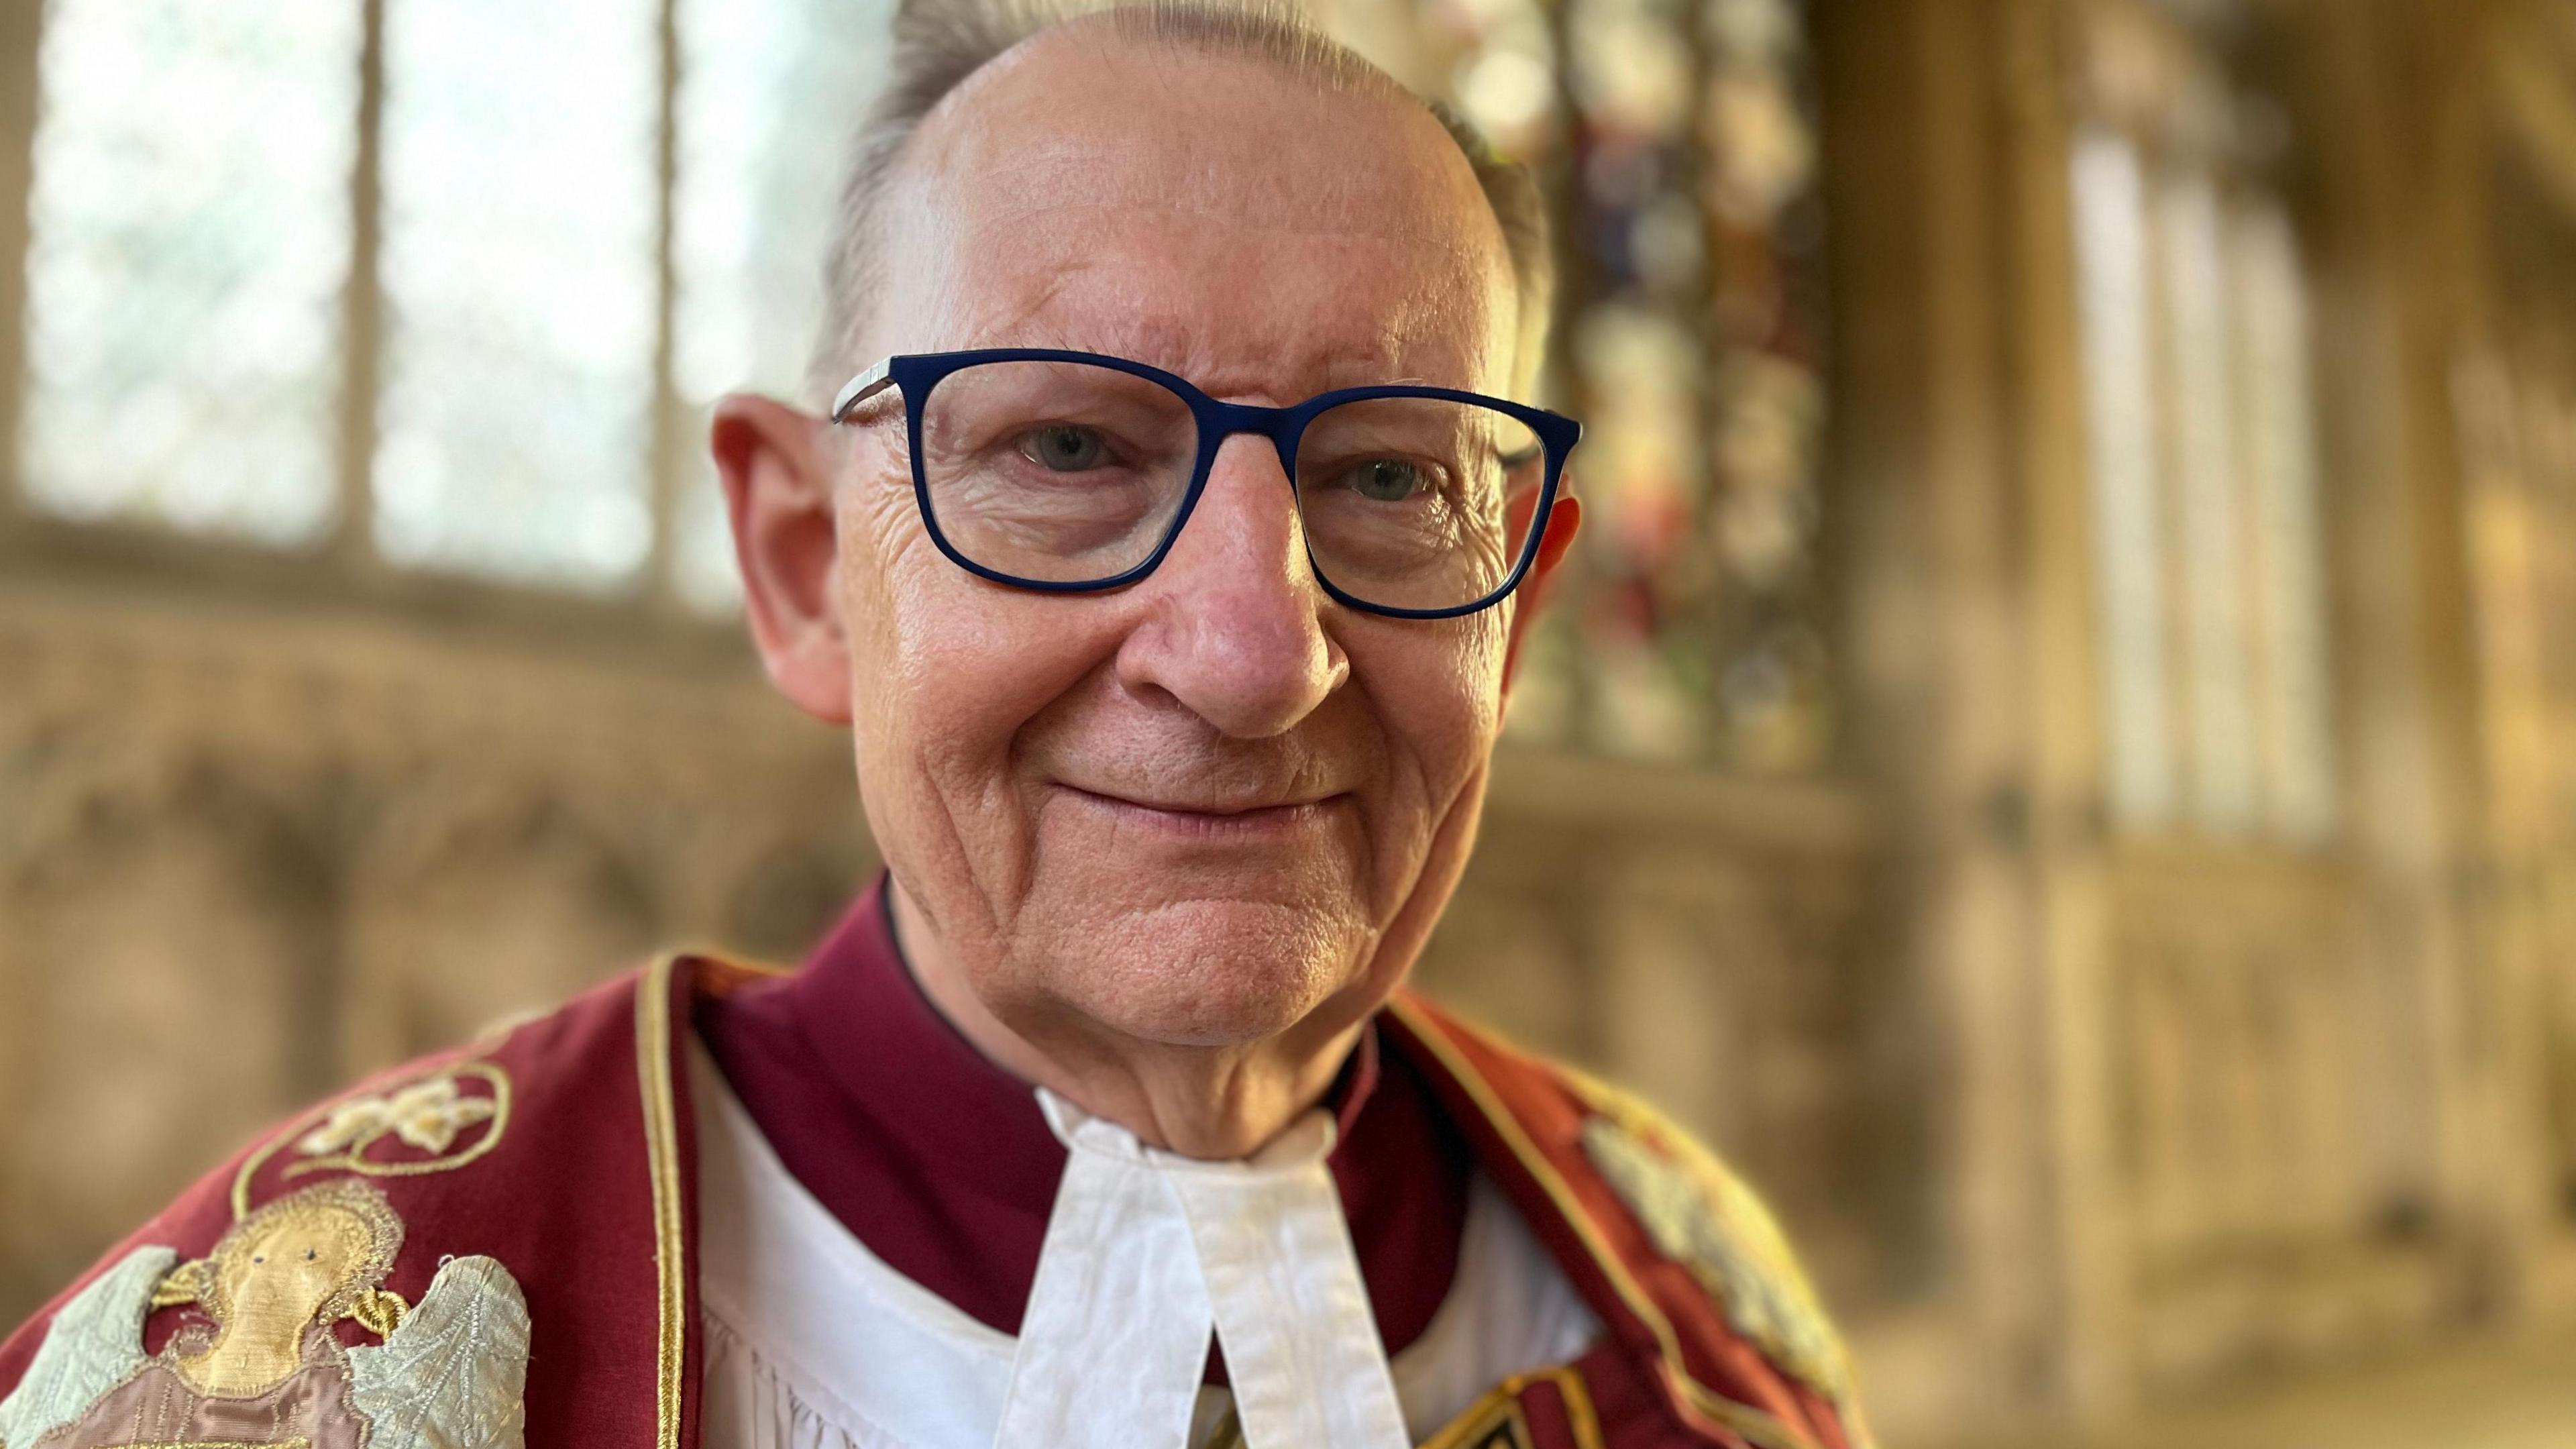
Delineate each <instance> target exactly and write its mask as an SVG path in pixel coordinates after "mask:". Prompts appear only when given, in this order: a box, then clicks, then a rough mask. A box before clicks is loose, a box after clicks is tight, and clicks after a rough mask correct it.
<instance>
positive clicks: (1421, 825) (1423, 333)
mask: <svg viewBox="0 0 2576 1449" xmlns="http://www.w3.org/2000/svg"><path fill="white" fill-rule="evenodd" d="M883 245H884V247H885V252H884V256H883V267H884V271H883V276H884V286H883V290H882V292H881V293H880V300H879V303H878V311H877V312H876V313H875V315H874V317H873V319H872V324H871V326H872V330H871V333H870V348H869V350H868V356H869V357H874V356H877V355H880V354H883V353H888V352H935V351H952V350H958V349H964V348H977V347H1012V346H1020V347H1053V348H1068V349H1081V350H1088V351H1095V352H1105V353H1112V354H1116V355H1120V356H1125V357H1131V358H1135V359H1137V360H1140V361H1144V362H1149V363H1152V364H1155V365H1157V366H1160V367H1163V368H1166V369H1168V370H1170V371H1172V372H1175V373H1178V374H1179V375H1181V376H1183V377H1185V378H1188V379H1189V380H1191V381H1192V382H1193V383H1195V384H1197V385H1198V386H1199V387H1200V388H1202V389H1204V390H1205V391H1207V392H1208V393H1210V394H1211V395H1213V396H1215V397H1218V398H1221V399H1225V400H1228V401H1235V402H1247V403H1261V404H1269V405H1283V404H1289V403H1294V402H1297V401H1299V400H1301V399H1303V398H1305V397H1307V396H1310V395H1312V394H1314V393H1317V392H1320V391H1323V390H1326V389H1329V388H1335V387H1347V386H1353V385H1357V384H1364V383H1376V382H1390V381H1411V382H1422V383H1430V384H1437V385H1442V386H1448V387H1457V388H1467V389H1474V390H1479V391H1485V392H1495V393H1501V392H1505V391H1508V389H1509V387H1510V376H1511V370H1512V366H1513V358H1512V355H1511V345H1512V337H1513V333H1514V315H1513V299H1512V293H1511V279H1510V272H1509V267H1508V261H1507V256H1506V253H1505V250H1504V246H1503V242H1502V239H1501V236H1500V232H1499V228H1498V227H1497V225H1496V223H1495V222H1494V220H1493V218H1492V214H1491V211H1490V210H1489V208H1488V207H1487V205H1486V203H1485V202H1484V200H1483V198H1482V196H1481V194H1480V193H1479V191H1478V189H1477V186H1476V182H1475V179H1474V176H1473V174H1472V172H1471V171H1470V169H1469V167H1468V165H1467V162H1466V160H1465V158H1464V157H1463V156H1462V155H1460V153H1459V151H1458V149H1457V147H1456V145H1455V144H1454V143H1453V142H1452V141H1451V140H1450V139H1449V138H1448V137H1447V136H1446V135H1445V134H1444V133H1443V131H1442V130H1441V129H1440V127H1439V124H1438V122H1437V121H1435V120H1434V119H1433V118H1432V117H1430V116H1429V115H1428V114H1426V113H1424V112H1422V111H1421V110H1420V109H1419V108H1418V107H1415V106H1411V105H1408V104H1399V103H1398V102H1395V101H1392V100H1384V99H1379V98H1374V97H1366V96H1351V95H1339V96H1336V95H1328V94H1323V93H1320V92H1319V90H1318V89H1317V88H1316V87H1314V86H1312V85H1311V84H1309V83H1306V82H1304V81H1301V80H1299V79H1296V78H1294V77H1292V76H1289V75H1287V74H1284V73H1282V72H1280V71H1278V70H1275V69H1272V68H1270V67H1267V66H1265V65H1262V64H1258V63H1254V62H1249V61H1245V60H1240V59H1234V58H1228V57H1222V56H1218V55H1212V54H1204V53H1200V52H1197V51H1189V50H1166V49H1162V48H1150V47H1149V48H1130V47H1124V46H1122V45H1120V43H1118V42H1117V41H1115V40H1114V39H1112V38H1110V37H1108V36H1107V35H1105V34H1103V33H1101V32H1099V31H1097V30H1094V31H1091V32H1087V33H1068V32H1063V31H1060V32H1057V33H1055V34H1053V35H1050V36H1048V37H1045V38H1042V39H1041V40H1039V41H1037V42H1035V43H1033V44H1031V45H1029V46H1025V47H1023V48H1022V49H1021V50H1020V51H1018V52H1015V53H1014V54H1013V55H1011V56H1008V57H1006V58H1005V59H1004V60H1002V61H1001V62H998V63H996V64H995V65H994V66H992V67H989V68H988V69H987V70H986V71H985V72H984V73H982V74H980V75H978V76H977V77H975V78H974V79H973V80H972V81H970V82H969V83H968V85H967V86H966V87H965V88H964V89H963V90H961V91H960V92H959V93H958V94H956V95H955V96H952V97H951V98H950V101H949V102H948V103H947V104H946V105H944V106H943V107H942V108H941V110H940V111H939V112H937V113H935V114H934V115H933V116H932V118H931V120H930V121H929V123H928V124H927V125H926V126H925V128H924V130H923V131H922V132H921V133H920V135H919V136H918V137H917V139H916V143H915V146H914V148H913V151H912V155H911V157H910V160H909V162H908V164H907V166H906V168H905V172H904V176H903V178H902V179H900V180H898V182H897V183H896V191H895V193H894V199H893V205H892V207H891V215H890V221H889V225H888V229H887V233H886V235H885V236H884V238H883ZM903 446H904V445H903V439H902V436H901V432H900V429H899V428H898V427H894V426H868V427H861V428H853V429H841V430H837V431H836V434H835V436H834V438H833V439H832V440H831V441H830V443H829V444H828V445H827V451H826V457H827V458H828V459H829V460H830V463H829V466H830V467H831V468H832V469H833V470H834V474H835V477H836V480H837V483H836V490H837V505H838V535H839V537H838V543H839V570H838V589H839V593H840V604H841V609H842V616H843V621H844V625H845V627H846V630H847V640H848V649H849V663H850V701H849V703H850V709H851V712H852V716H853V734H854V738H855V746H856V750H857V756H858V768H859V777H860V783H861V790H862V794H863V796H864V799H865V801H866V805H867V812H868V817H869V822H870V824H871V826H872V828H873V829H874V832H875V835H876V839H877V842H878V844H879V846H880V847H881V848H882V849H883V850H884V851H885V853H886V856H887V858H888V861H889V863H890V864H891V865H892V866H893V869H894V872H895V876H896V879H897V881H898V882H899V883H900V885H901V886H902V887H903V889H904V890H905V891H906V892H907V893H908V894H909V895H910V896H911V898H912V900H913V902H914V903H915V904H916V905H917V906H918V907H919V909H920V910H921V911H922V912H923V913H924V914H925V915H926V916H927V917H928V918H929V919H930V920H931V921H932V922H933V923H935V925H936V926H937V928H938V930H939V933H940V935H941V937H942V938H943V941H944V942H945V943H946V945H947V947H948V949H949V950H950V951H951V952H952V953H953V954H954V955H955V957H956V959H957V961H958V963H959V965H960V966H961V968H962V969H963V971H964V972H965V974H966V976H967V977H968V979H969V980H970V981H971V982H972V984H973V985H974V987H975V990H976V993H977V995H978V997H979V998H980V999H981V1000H982V1001H983V1002H984V1004H985V1005H986V1006H987V1007H988V1008H989V1009H991V1010H992V1011H993V1012H994V1013H995V1014H996V1016H998V1017H1000V1018H1001V1019H1002V1020H1003V1021H1004V1022H1005V1023H1007V1024H1010V1025H1012V1026H1014V1027H1015V1028H1017V1029H1019V1030H1021V1031H1022V1032H1023V1034H1029V1035H1039V1034H1051V1033H1052V1030H1053V1029H1057V1028H1061V1026H1062V1024H1063V1023H1064V1022H1065V1020H1066V1019H1067V1017H1066V1013H1068V1012H1070V1013H1074V1014H1076V1015H1077V1016H1078V1017H1080V1018H1085V1019H1088V1020H1089V1021H1090V1022H1095V1023H1099V1024H1101V1025H1105V1026H1107V1027H1110V1028H1112V1029H1115V1030H1117V1031H1121V1032H1124V1033H1126V1034H1128V1035H1131V1036H1136V1037H1141V1038H1145V1039H1148V1040H1155V1041H1162V1042H1168V1043H1174V1044H1193V1045H1210V1046H1219V1045H1227V1044H1232V1043H1238V1042H1249V1041H1253V1040H1257V1039H1261V1038H1266V1037H1270V1036H1273V1035H1276V1034H1278V1033H1280V1032H1283V1031H1285V1030H1287V1029H1288V1028H1290V1027H1291V1026H1292V1025H1294V1024H1296V1023H1299V1022H1300V1021H1305V1020H1308V1019H1310V1018H1315V1019H1319V1020H1327V1021H1330V1022H1332V1023H1333V1024H1334V1025H1335V1026H1336V1028H1338V1026H1340V1025H1345V1024H1347V1023H1348V1022H1349V1021H1355V1020H1357V1019H1358V1017H1359V1016H1360V1015H1363V1014H1365V1013H1366V1012H1367V1011H1368V1010H1370V1009H1373V1008H1374V1007H1375V1006H1376V1005H1377V1003H1378V1002H1379V1001H1380V1000H1381V999H1383V997H1384V995H1385V993H1386V992H1387V991H1389V990H1392V989H1393V987H1394V985H1395V984H1396V982H1397V981H1398V980H1399V979H1400V978H1401V976H1402V974H1403V973H1404V971H1405V969H1406V968H1407V966H1409V964H1410V963H1411V961H1412V959H1413V957H1414V955H1415V953H1416V952H1417V951H1418V950H1419V948H1420V945H1421V943H1422V940H1423V937H1424V936H1425V934H1426V933H1427V932H1428V930H1429V928H1430V926H1431V924H1432V922H1433V920H1434V919H1435V918H1436V917H1437V915H1438V914H1439V911H1440V908H1441V906H1442V905H1443V904H1444V903H1445V902H1446V900H1447V898H1448V896H1449V893H1450V891H1451V889H1452V887H1453V886H1454V884H1455V882H1456V879H1457V874H1458V871H1459V869H1460V867H1461V866H1462V865H1463V864H1464V860H1465V856H1466V852H1467V849H1468V846H1469V843H1470V841H1471V839H1472V836H1473V834H1474V822H1475V818H1476V813H1477V808H1478V803H1479V801H1480V799H1481V796H1482V793H1483V788H1484V780H1485V771H1486V766H1487V760H1488V756H1489V754H1490V752H1491V749H1492V746H1493V742H1494V737H1495V733H1496V730H1497V727H1498V724H1499V716H1500V709H1501V702H1502V684H1503V669H1504V656H1505V647H1506V636H1507V632H1508V630H1509V627H1510V624H1511V620H1512V617H1513V615H1512V612H1511V609H1512V605H1511V604H1509V603H1506V604H1505V605H1503V606H1501V607H1499V608H1495V609H1490V610H1487V611H1485V612H1482V613H1479V614H1475V615H1471V616H1468V617H1466V618H1462V619H1452V620H1441V621H1421V620H1400V619H1387V618H1381V617H1377V616H1373V615H1369V614H1364V613H1360V612H1357V611H1354V610H1351V609H1347V608H1345V607H1343V606H1341V605H1339V604H1336V603H1334V602H1333V601H1332V600H1331V599H1330V598H1329V597H1328V596H1327V595H1325V593H1324V592H1323V591H1322V589H1321V588H1320V587H1319V586H1318V585H1317V583H1316V581H1315V578H1314V576H1313V573H1312V571H1311V569H1310V567H1309V565H1308V562H1307V559H1306V555H1305V551H1304V547H1303V545H1302V543H1301V541H1300V536H1299V531H1298V523H1297V517H1296V512H1295V505H1294V500H1293V497H1292V494H1291V491H1290V487H1289V483H1288V480H1287V478H1286V477H1285V476H1284V475H1283V474H1282V472H1281V470H1280V467H1279V462H1278V458H1277V456H1276V454H1275V453H1273V452H1272V450H1271V447H1270V444H1269V442H1268V440H1266V439H1264V438H1260V437H1257V436H1251V435H1246V436H1242V437H1237V438H1234V439H1232V440H1230V441H1228V442H1227V443H1226V444H1225V446H1224V448H1223V449H1222V451H1221V452H1220V453H1219V454H1218V457H1217V460H1216V463H1215V467H1214V471H1213V473H1212V474H1211V475H1210V477H1209V480H1208V483H1207V488H1206V492H1205V494H1204V496H1203V497H1202V499H1201V501H1200V503H1199V505H1198V508H1197V510H1196V512H1195V513H1194V514H1193V515H1192V516H1191V518H1190V520H1189V523H1188V525H1187V527H1186V528H1185V529H1184V530H1183V531H1182V533H1181V535H1180V537H1179V539H1178V541H1177V542H1176V543H1175V544H1174V545H1173V547H1172V550H1171V552H1170V554H1169V555H1168V556H1167V557H1166V558H1165V560H1164V561H1163V563H1162V565H1161V566H1160V568H1158V569H1157V570H1156V571H1155V572H1154V573H1153V574H1152V575H1151V576H1150V577H1148V578H1147V579H1145V580H1144V581H1143V582H1141V583H1138V584H1135V585H1133V586H1131V587H1128V588H1125V589H1121V590H1117V591H1113V592H1107V593H1098V594H1079V595H1059V594H1041V593H1033V592H1026V591H1020V590H1014V589H1011V588H1007V587H1003V586H999V585H995V584H992V583H989V582H987V581H985V580H982V579H979V578H977V577H975V576H973V575H971V574H969V573H967V572H966V571H965V570H963V569H960V568H958V567H957V566H956V565H955V564H953V563H951V562H949V561H948V560H947V559H946V558H944V557H943V556H942V555H941V554H940V553H939V552H938V550H937V549H936V548H935V547H934V546H933V545H932V543H931V542H930V540H929V538H928V536H927V535H926V533H925V532H924V529H923V525H922V521H921V519H920V516H919V514H918V511H917V510H916V507H915V505H914V501H913V496H912V486H911V477H910V473H909V463H908V460H907V457H906V455H905V453H904V450H903ZM1328 1003H1329V1004H1331V1005H1332V1006H1333V1008H1334V1009H1332V1010H1328V1011H1322V1012H1319V1008H1323V1007H1326V1006H1327V1004H1328Z"/></svg>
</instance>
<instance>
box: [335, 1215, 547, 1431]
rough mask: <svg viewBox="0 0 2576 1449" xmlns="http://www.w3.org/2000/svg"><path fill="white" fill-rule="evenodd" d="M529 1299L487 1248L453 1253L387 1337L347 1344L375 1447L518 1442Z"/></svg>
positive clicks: (355, 1398) (356, 1400)
mask: <svg viewBox="0 0 2576 1449" xmlns="http://www.w3.org/2000/svg"><path fill="white" fill-rule="evenodd" d="M528 1331H529V1325H528V1304H527V1300H526V1299H525V1298H524V1297H522V1296H521V1295H520V1292H519V1284H518V1281H517V1280H516V1279H514V1278H512V1277H511V1276H510V1270H508V1269H507V1268H504V1267H502V1266H501V1265H500V1264H499V1263H498V1262H496V1261H494V1260H493V1259H490V1258H483V1257H472V1258H455V1259H451V1260H449V1261H448V1262H447V1263H446V1264H445V1265H444V1266H442V1267H441V1268H440V1269H439V1270H438V1276H437V1277H436V1278H433V1279H431V1280H430V1284H429V1291H428V1292H427V1293H424V1294H422V1295H421V1300H420V1303H419V1305H418V1306H417V1307H415V1308H413V1309H412V1310H411V1312H410V1313H408V1314H406V1315H404V1317H403V1320H402V1324H401V1326H400V1327H398V1328H396V1329H395V1330H394V1331H393V1333H392V1334H391V1335H390V1336H389V1337H387V1338H386V1339H385V1341H384V1344H383V1345H382V1346H381V1347H378V1346H373V1345H366V1346H361V1347H358V1348H353V1349H350V1350H349V1383H350V1390H349V1400H350V1402H351V1403H352V1404H353V1405H355V1406H356V1407H357V1409H358V1411H359V1412H360V1413H362V1414H364V1415H366V1416H367V1418H368V1419H369V1420H370V1421H371V1422H372V1423H373V1425H374V1432H373V1433H372V1435H371V1436H370V1437H369V1439H368V1444H369V1446H370V1449H522V1446H523V1445H524V1443H525V1440H526V1432H527V1429H526V1410H525V1406H524V1404H523V1403H522V1400H521V1395H522V1393H523V1391H524V1390H525V1388H526V1386H527V1379H528Z"/></svg>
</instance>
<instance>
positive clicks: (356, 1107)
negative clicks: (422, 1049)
mask: <svg viewBox="0 0 2576 1449" xmlns="http://www.w3.org/2000/svg"><path fill="white" fill-rule="evenodd" d="M493 1110H494V1104H493V1101H492V1099H491V1098H489V1097H468V1096H466V1095H465V1094H464V1093H462V1092H460V1091H459V1090H457V1085H456V1074H455V1073H453V1072H443V1073H441V1074H439V1075H438V1076H435V1077H432V1078H430V1079H429V1080H427V1081H425V1082H414V1083H413V1084H412V1085H410V1086H408V1087H405V1088H403V1089H402V1090H401V1091H398V1092H395V1093H392V1094H391V1095H389V1096H383V1097H353V1098H351V1099H350V1100H348V1101H346V1102H343V1103H341V1104H340V1105H339V1106H337V1107H334V1108H332V1109H331V1116H330V1119H329V1120H328V1121H325V1122H324V1123H323V1124H322V1125H321V1126H319V1127H316V1128H314V1129H313V1130H312V1131H311V1132H308V1133H306V1134H305V1135H304V1137H303V1139H302V1140H301V1141H299V1142H297V1143H296V1150H297V1151H299V1152H301V1153H303V1154H304V1155H305V1156H307V1157H328V1156H330V1155H331V1154H333V1153H337V1152H350V1153H355V1152H361V1151H364V1150H365V1149H366V1146H367V1144H368V1143H370V1142H373V1141H375V1140H376V1139H377V1138H379V1137H382V1136H384V1135H385V1134H386V1133H388V1132H390V1133H393V1134H394V1135H395V1136H397V1137H400V1138H401V1139H402V1140H403V1141H405V1142H407V1143H409V1144H411V1145H412V1146H414V1147H417V1148H419V1149H420V1150H421V1151H423V1152H431V1153H438V1152H445V1151H446V1150H447V1149H448V1148H450V1147H452V1146H454V1145H456V1137H457V1134H458V1133H460V1132H463V1131H464V1130H465V1129H466V1128H468V1127H471V1126H473V1125H474V1124H475V1123H477V1122H484V1121H489V1120H490V1119H491V1117H492V1113H493Z"/></svg>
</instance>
